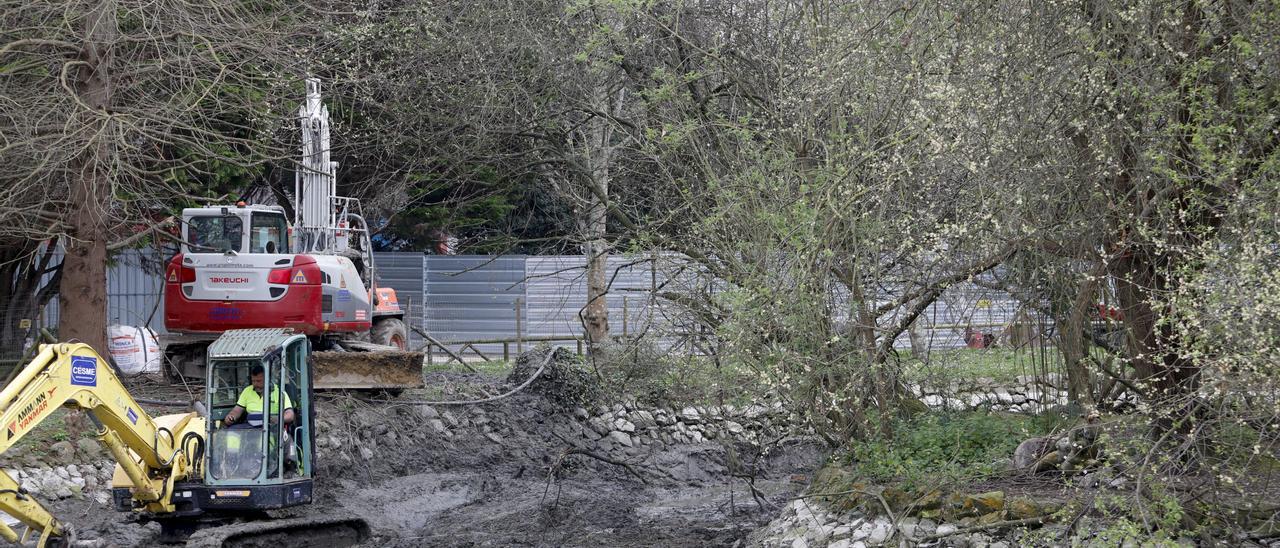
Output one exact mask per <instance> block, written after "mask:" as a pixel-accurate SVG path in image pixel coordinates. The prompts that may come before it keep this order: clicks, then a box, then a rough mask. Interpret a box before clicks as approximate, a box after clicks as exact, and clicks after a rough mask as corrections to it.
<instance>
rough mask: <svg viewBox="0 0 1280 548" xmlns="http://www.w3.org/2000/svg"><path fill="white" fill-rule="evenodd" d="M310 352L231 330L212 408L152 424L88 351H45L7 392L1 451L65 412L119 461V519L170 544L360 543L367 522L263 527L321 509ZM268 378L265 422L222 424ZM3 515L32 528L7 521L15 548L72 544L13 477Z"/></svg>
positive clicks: (206, 405) (211, 394)
mask: <svg viewBox="0 0 1280 548" xmlns="http://www.w3.org/2000/svg"><path fill="white" fill-rule="evenodd" d="M310 350H311V344H310V341H309V340H308V338H307V337H306V336H305V335H303V334H300V333H295V332H293V331H292V330H289V329H244V330H233V331H227V332H226V333H224V334H223V335H222V336H221V337H219V338H218V339H217V340H216V341H214V343H213V344H212V345H210V346H209V348H208V356H207V358H208V368H207V374H206V379H205V398H204V401H203V404H202V405H195V406H194V407H195V408H196V410H195V411H191V412H187V413H181V414H174V415H164V416H160V417H152V416H150V415H148V414H147V413H146V412H145V411H143V409H142V407H141V406H140V405H138V402H137V400H136V399H135V398H134V397H133V396H132V395H131V394H130V393H129V390H128V389H127V388H126V387H125V386H124V385H123V384H122V383H121V382H120V379H119V378H118V377H117V376H116V375H115V373H114V372H113V370H112V368H111V366H110V365H109V364H108V363H107V360H106V359H104V358H103V357H102V356H101V355H99V354H98V353H97V352H95V351H94V350H93V349H92V348H90V347H89V346H88V345H85V344H70V343H61V344H47V345H42V346H41V348H40V352H39V353H38V354H37V356H36V357H35V359H34V360H32V361H31V362H30V363H28V364H26V365H25V366H24V367H23V369H22V370H21V371H20V372H19V373H18V375H17V376H16V377H15V378H14V380H13V381H12V382H11V383H9V385H8V386H6V387H5V388H4V390H3V392H0V423H2V424H3V425H4V427H5V433H4V435H3V439H2V441H0V452H3V451H5V450H8V448H10V447H13V446H14V445H15V444H17V443H18V442H19V441H21V440H22V439H23V437H24V436H26V435H27V434H29V433H30V432H31V431H32V430H33V429H34V428H35V427H36V425H38V424H40V423H41V421H43V420H45V419H47V418H49V417H50V416H51V415H52V413H53V412H54V410H55V409H57V408H58V407H70V408H78V409H81V410H83V411H85V413H86V414H87V415H88V416H89V418H90V419H91V420H92V422H93V423H94V424H95V425H96V426H97V428H98V432H97V436H98V439H99V440H100V441H101V442H102V444H103V445H105V446H106V448H107V449H108V450H109V451H110V453H111V456H112V457H114V458H115V461H116V469H115V474H114V476H113V478H112V486H111V490H112V501H113V505H114V506H115V508H116V510H119V511H122V512H132V513H135V514H136V515H137V519H139V520H142V521H157V522H159V523H160V525H161V535H162V539H163V540H166V541H172V540H178V539H186V538H190V539H197V540H199V541H200V542H198V544H199V545H202V546H221V545H223V543H224V542H226V543H227V544H228V545H235V544H239V543H243V542H250V543H252V542H254V540H253V539H254V538H256V539H259V540H260V539H262V538H263V537H264V536H265V537H266V538H280V537H279V535H282V534H283V535H289V537H288V538H290V539H291V541H290V543H289V545H290V547H291V548H293V547H296V546H307V545H317V546H319V545H323V546H342V545H350V544H356V543H359V542H362V541H363V540H364V539H366V538H367V537H368V534H369V527H368V524H366V523H365V522H364V521H362V520H359V519H355V518H348V517H340V518H334V519H309V518H291V519H276V520H267V521H263V520H262V518H264V517H270V512H271V511H273V510H278V509H283V508H287V507H291V506H299V505H304V504H309V503H311V501H312V485H313V483H312V478H313V476H314V468H315V454H314V452H313V449H312V448H313V442H314V439H315V430H314V424H315V423H314V421H313V418H314V417H313V411H312V399H311V398H312V392H311V390H312V386H311V380H312V379H311V369H310V366H309V361H308V357H309V353H310ZM259 375H260V376H261V377H260V378H259V379H257V381H258V382H259V383H260V384H258V385H257V387H256V391H258V392H259V393H260V394H261V398H262V399H263V404H262V411H263V414H262V415H261V416H260V417H259V419H258V420H257V424H255V423H254V421H253V420H240V421H235V422H234V424H230V425H228V424H224V423H226V422H227V421H226V420H224V419H226V416H227V414H228V412H230V411H231V410H232V409H233V408H234V407H235V405H236V402H237V400H238V398H239V397H240V396H241V394H243V393H245V391H246V390H248V389H250V388H249V387H251V386H254V383H255V379H254V377H256V376H259ZM250 418H252V416H250ZM0 510H2V511H4V512H5V513H7V514H9V515H11V516H13V517H14V518H16V519H17V520H18V521H20V522H21V523H22V524H23V525H25V526H26V529H25V531H23V532H22V534H19V533H18V532H17V531H15V530H14V529H13V528H11V527H9V526H6V525H4V524H3V523H0V536H3V537H4V538H5V539H6V540H8V541H10V542H13V543H23V544H25V543H27V542H29V541H30V540H32V539H36V540H37V541H38V545H39V546H62V545H67V544H68V543H70V542H71V541H72V540H73V538H74V534H73V531H72V528H71V527H70V526H69V525H68V524H66V523H64V522H62V521H60V520H58V519H57V518H55V517H54V516H53V515H51V514H50V513H49V511H48V510H47V509H46V508H45V507H44V506H42V505H41V504H40V503H39V502H37V501H36V500H34V499H33V498H32V497H31V495H30V494H29V493H27V492H26V491H25V490H24V489H23V488H22V487H21V486H20V485H19V483H18V482H17V481H15V479H14V478H12V477H10V476H9V475H8V474H6V473H4V472H3V471H0ZM193 534H194V535H195V536H191V535H193ZM36 535H38V536H36Z"/></svg>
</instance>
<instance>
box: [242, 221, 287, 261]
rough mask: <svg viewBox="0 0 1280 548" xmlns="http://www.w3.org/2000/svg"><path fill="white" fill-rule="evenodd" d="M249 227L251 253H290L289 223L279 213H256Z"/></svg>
mask: <svg viewBox="0 0 1280 548" xmlns="http://www.w3.org/2000/svg"><path fill="white" fill-rule="evenodd" d="M250 224H251V226H250V229H249V252H250V253H288V252H289V240H288V233H289V230H288V226H289V225H288V224H287V223H286V222H285V220H284V215H280V214H279V213H254V214H253V218H252V221H251V223H250Z"/></svg>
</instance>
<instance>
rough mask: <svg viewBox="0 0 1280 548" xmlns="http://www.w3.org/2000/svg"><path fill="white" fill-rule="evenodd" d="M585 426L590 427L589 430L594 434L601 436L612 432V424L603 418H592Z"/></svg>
mask: <svg viewBox="0 0 1280 548" xmlns="http://www.w3.org/2000/svg"><path fill="white" fill-rule="evenodd" d="M587 424H589V425H590V426H591V429H592V430H594V431H595V433H596V434H598V435H601V436H607V435H609V432H611V431H613V423H612V422H611V421H610V420H609V419H607V418H605V417H603V416H601V417H595V418H592V419H591V420H590V421H588V423H587Z"/></svg>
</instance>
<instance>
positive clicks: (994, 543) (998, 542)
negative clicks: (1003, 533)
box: [987, 540, 1009, 548]
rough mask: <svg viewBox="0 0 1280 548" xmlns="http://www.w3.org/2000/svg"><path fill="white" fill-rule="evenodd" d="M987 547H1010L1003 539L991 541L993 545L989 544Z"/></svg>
mask: <svg viewBox="0 0 1280 548" xmlns="http://www.w3.org/2000/svg"><path fill="white" fill-rule="evenodd" d="M987 548H1009V543H1007V542H1005V541H1003V540H1001V541H997V542H993V543H991V545H990V546H988V547H987Z"/></svg>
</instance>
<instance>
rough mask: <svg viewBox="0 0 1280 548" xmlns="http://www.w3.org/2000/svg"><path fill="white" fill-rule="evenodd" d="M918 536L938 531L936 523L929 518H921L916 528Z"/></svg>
mask: <svg viewBox="0 0 1280 548" xmlns="http://www.w3.org/2000/svg"><path fill="white" fill-rule="evenodd" d="M916 531H917V532H919V533H920V536H928V535H932V534H934V533H936V532H938V523H937V522H935V521H933V520H931V519H922V520H920V524H919V526H918V528H917V529H916Z"/></svg>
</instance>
